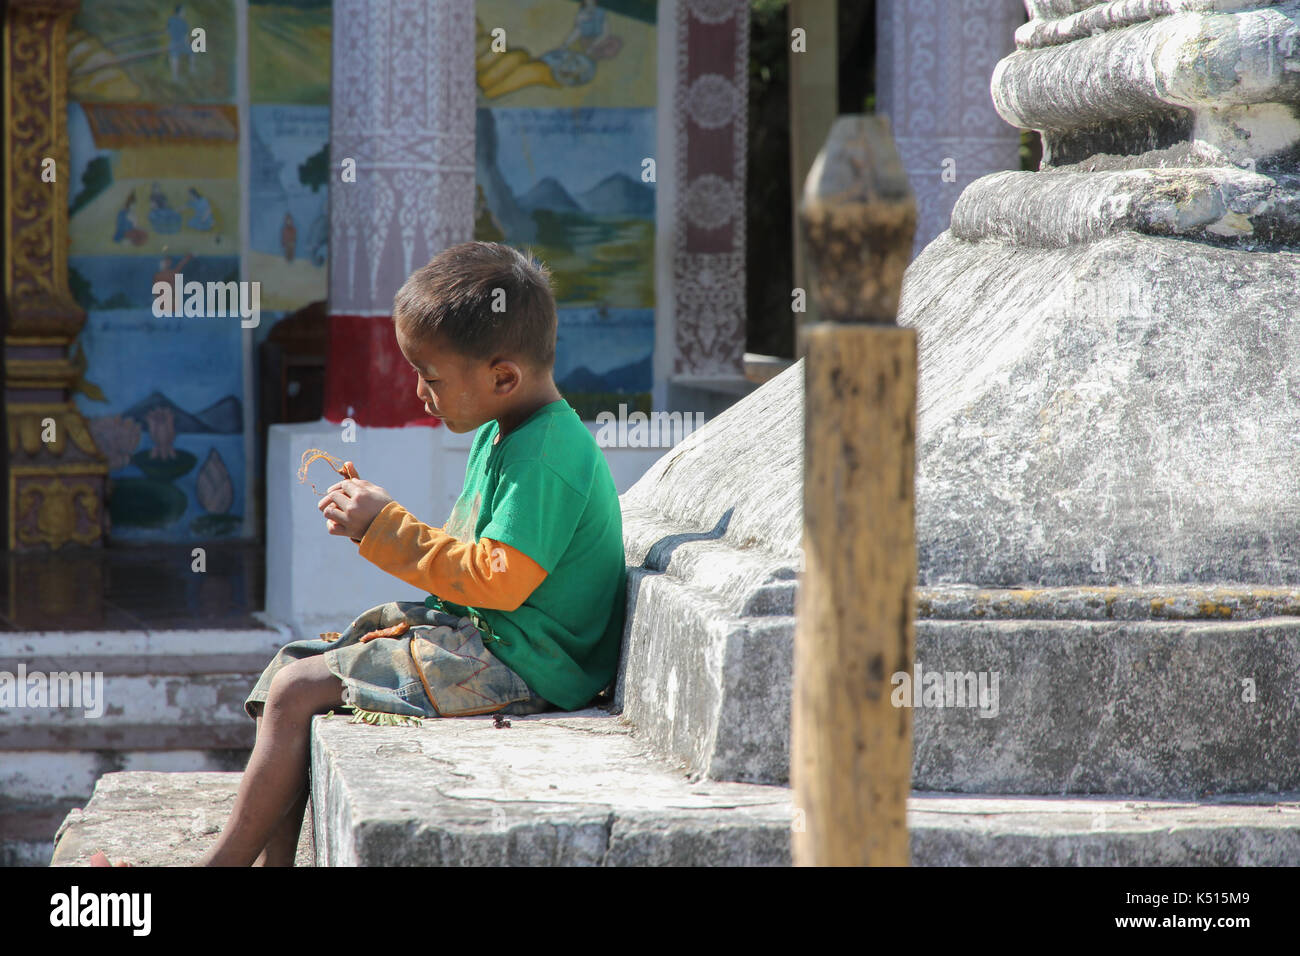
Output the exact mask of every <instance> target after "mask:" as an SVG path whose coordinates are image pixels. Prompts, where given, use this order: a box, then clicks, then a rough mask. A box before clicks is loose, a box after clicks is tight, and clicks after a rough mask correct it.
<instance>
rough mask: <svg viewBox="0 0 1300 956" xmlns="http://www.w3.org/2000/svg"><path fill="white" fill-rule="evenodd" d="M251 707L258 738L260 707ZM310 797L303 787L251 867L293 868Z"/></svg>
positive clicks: (260, 728)
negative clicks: (255, 718)
mask: <svg viewBox="0 0 1300 956" xmlns="http://www.w3.org/2000/svg"><path fill="white" fill-rule="evenodd" d="M253 706H254V708H255V709H256V710H257V734H256V736H257V737H260V736H262V705H261V704H260V703H257V704H254V705H253ZM310 796H311V790H310V788H309V787H307V786H306V785H304V786H303V788H302V794H301V795H300V796H299V797H298V799H297V801H295V802H294V804H293V806H291V807H290V808H289V809H288V811H287V812H286V813H285V815H284V816H282V817H281V818H280V822H279V823H277V824H276V825H275V829H274V830H272V831H271V839H269V840H268V841H267V843H266V846H265V847H263V849H262V854H261V856H259V857H258V858H257V859H256V860H255V861H254V862H253V866H293V864H294V861H295V860H296V859H297V858H298V841H299V840H300V839H302V821H303V815H304V814H305V813H306V811H307V798H308V797H310Z"/></svg>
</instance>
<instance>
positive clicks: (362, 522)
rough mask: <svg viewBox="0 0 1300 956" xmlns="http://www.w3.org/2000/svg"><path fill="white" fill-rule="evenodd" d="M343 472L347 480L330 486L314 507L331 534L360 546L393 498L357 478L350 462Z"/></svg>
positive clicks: (345, 464) (355, 469)
mask: <svg viewBox="0 0 1300 956" xmlns="http://www.w3.org/2000/svg"><path fill="white" fill-rule="evenodd" d="M343 470H344V471H345V472H347V474H348V475H349V476H350V477H348V478H345V479H343V480H342V481H339V482H335V483H334V484H332V485H330V487H329V489H328V490H327V491H326V492H325V497H323V498H321V500H320V501H319V503H317V505H316V507H317V508H319V509H320V511H321V514H323V515H325V527H326V529H327V530H328V531H329V533H330V534H337V535H344V536H347V537H349V538H351V539H352V540H353V541H355V542H357V543H358V544H359V543H360V542H361V539H362V538H363V537H364V536H365V533H366V529H367V528H369V527H370V524H371V522H373V521H374V520H375V516H376V515H377V514H379V512H381V511H383V510H384V506H385V505H386V504H388V503H389V502H390V501H392V500H393V498H392V496H391V495H389V494H388V492H386V491H384V489H383V488H380V487H379V486H378V485H377V484H375V483H374V482H372V481H366V480H364V479H363V478H360V477H358V476H357V468H356V465H354V464H352V462H350V461H349V462H344V464H343Z"/></svg>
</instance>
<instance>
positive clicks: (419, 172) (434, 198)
mask: <svg viewBox="0 0 1300 956" xmlns="http://www.w3.org/2000/svg"><path fill="white" fill-rule="evenodd" d="M333 42H334V48H333V67H332V70H333V76H332V84H331V93H330V99H331V106H330V160H331V181H330V182H331V185H330V278H329V312H330V346H329V356H328V365H327V369H326V380H325V418H326V419H328V420H329V421H333V422H338V421H341V420H342V419H344V418H345V417H349V416H350V417H351V418H353V419H354V420H355V421H356V422H357V423H358V424H361V425H379V426H396V425H403V424H407V423H409V422H411V421H413V420H416V419H418V418H420V417H421V416H422V415H423V412H422V410H421V409H420V406H419V404H418V402H416V401H415V399H414V391H415V390H414V387H412V388H411V389H410V390H409V391H405V392H403V391H402V390H400V389H395V388H394V387H393V379H394V377H403V378H404V377H406V376H408V374H409V368H408V366H407V364H406V361H405V359H403V358H402V355H401V352H399V351H398V348H397V344H396V342H395V341H394V338H393V331H392V325H391V323H390V321H389V317H390V315H391V313H392V305H393V296H394V295H395V294H396V292H397V290H398V289H399V288H400V287H401V285H402V283H403V282H404V281H405V280H406V277H407V276H408V275H410V273H411V272H412V271H413V270H415V269H417V268H419V267H420V266H422V265H424V264H425V263H426V262H428V261H429V260H430V259H431V258H433V256H435V255H437V254H438V253H439V252H441V251H442V250H443V249H445V248H447V247H448V246H451V245H454V244H456V243H458V242H465V241H467V240H469V239H472V238H473V233H474V4H473V0H429V2H425V0H336V2H335V4H334V34H333ZM348 160H351V161H352V163H354V164H355V173H356V179H355V182H349V181H346V180H345V179H343V174H344V172H345V168H348V169H350V168H352V163H348V162H347V161H348ZM349 178H350V175H349ZM349 409H351V410H352V411H351V412H349Z"/></svg>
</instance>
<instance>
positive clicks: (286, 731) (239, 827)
mask: <svg viewBox="0 0 1300 956" xmlns="http://www.w3.org/2000/svg"><path fill="white" fill-rule="evenodd" d="M342 704H343V682H342V681H340V680H339V679H338V678H337V677H335V676H334V675H333V674H332V673H330V670H329V667H328V666H327V665H326V664H325V659H324V658H323V657H308V658H304V659H302V660H299V661H294V662H293V663H292V664H288V665H286V666H285V667H283V668H282V669H281V670H280V671H279V672H278V673H276V675H275V678H274V679H273V680H272V681H271V687H270V690H269V691H268V693H267V698H266V704H265V706H264V707H263V710H262V718H261V724H260V726H259V729H258V735H257V742H256V743H255V744H254V745H253V754H252V756H251V757H250V758H249V760H248V768H247V769H246V770H245V771H244V776H243V779H242V780H240V782H239V793H238V795H237V796H236V797H235V806H234V809H233V810H231V812H230V819H229V820H227V821H226V826H225V828H224V829H223V830H222V831H221V836H220V837H218V838H217V843H216V845H215V846H214V847H213V848H212V849H211V850H210V851H209V852H208V854H207V855H206V856H205V857H204V858H203V859H202V860H201V861H200V865H201V866H249V865H250V864H252V863H253V862H254V861H255V860H256V859H257V858H258V856H259V855H260V854H261V853H262V850H263V849H264V848H266V846H267V843H268V842H270V839H271V835H272V833H273V831H274V830H275V829H276V827H277V825H279V824H280V822H281V819H282V818H283V817H284V816H285V815H286V813H287V812H288V811H289V810H290V808H291V807H292V806H293V805H294V803H295V802H296V801H297V800H298V798H299V795H300V794H301V792H302V790H303V788H304V787H305V786H306V782H307V752H308V741H307V729H308V727H310V726H311V719H312V717H313V716H315V715H316V714H321V713H324V712H325V711H327V710H329V709H330V708H331V707H339V706H342ZM298 819H299V820H301V814H300V815H299V817H298Z"/></svg>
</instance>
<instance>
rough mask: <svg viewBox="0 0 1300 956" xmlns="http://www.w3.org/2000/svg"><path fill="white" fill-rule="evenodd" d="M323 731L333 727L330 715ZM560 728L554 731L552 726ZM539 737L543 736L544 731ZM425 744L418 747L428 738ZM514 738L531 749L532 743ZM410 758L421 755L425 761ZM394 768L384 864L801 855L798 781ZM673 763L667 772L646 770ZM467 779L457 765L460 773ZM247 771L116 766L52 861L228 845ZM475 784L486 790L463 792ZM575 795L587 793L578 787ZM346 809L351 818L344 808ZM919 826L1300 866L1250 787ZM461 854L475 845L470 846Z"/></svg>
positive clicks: (1008, 808) (1081, 859) (1020, 805)
mask: <svg viewBox="0 0 1300 956" xmlns="http://www.w3.org/2000/svg"><path fill="white" fill-rule="evenodd" d="M583 719H584V718H582V717H577V718H563V719H555V718H552V719H549V720H548V723H551V724H553V725H558V729H561V730H563V729H565V727H566V725H568V726H567V732H568V733H570V734H573V735H575V736H585V737H586V739H587V741H588V744H590V742H591V741H592V740H601V739H604V740H605V741H606V742H609V741H610V740H617V739H618V738H620V737H622V738H626V728H622V729H619V728H618V727H617V721H615V720H614V719H613V718H603V719H604V720H605V721H607V722H608V723H607V726H608V727H609V729H610V732H609V733H601V732H600V728H598V727H596V726H595V725H592V726H590V727H589V728H588V729H589V730H590V731H591V733H588V734H585V735H584V733H583V731H582V730H581V729H579V728H581V726H582V721H583ZM470 720H473V719H472V718H471V719H470ZM536 720H538V718H526V719H525V718H520V721H519V723H513V722H512V726H511V727H510V728H509V729H504V728H503V729H502V730H500V731H496V730H493V729H492V727H491V722H490V721H486V720H476V721H474V722H475V723H477V724H478V725H479V726H480V728H482V730H481V731H480V733H498V734H507V733H512V732H514V731H515V730H516V729H518V728H519V727H520V725H521V724H522V723H524V722H526V721H536ZM575 720H576V723H571V722H572V721H575ZM462 722H463V721H460V720H455V721H450V720H449V721H446V723H445V725H437V726H446V727H447V728H448V729H452V730H455V729H458V728H456V727H455V726H454V725H458V724H461V723H462ZM327 723H333V721H332V720H331V721H330V722H327ZM317 726H318V727H320V726H322V725H321V723H320V722H317ZM428 728H429V725H426V727H425V728H396V727H383V728H375V727H357V726H354V725H348V724H346V723H343V722H341V721H340V722H339V723H337V724H333V726H332V727H331V731H337V730H342V731H343V732H342V733H334V734H333V738H334V740H335V742H336V743H337V742H338V741H342V740H345V739H346V738H349V737H350V738H352V739H351V740H350V741H349V742H348V743H347V744H345V745H344V746H345V747H346V748H347V749H350V750H353V751H355V750H356V749H357V747H356V746H355V744H356V742H357V741H358V740H362V739H363V738H362V735H363V734H364V735H365V736H368V737H370V738H371V739H370V740H369V741H368V742H366V743H367V745H368V746H370V747H372V748H373V749H374V751H376V752H378V753H382V754H383V755H384V756H386V757H387V756H400V755H403V754H407V755H412V756H413V755H414V754H415V753H416V752H417V749H418V750H419V751H420V752H423V748H421V747H420V744H419V742H416V739H415V738H417V737H419V736H420V735H421V733H422V731H424V730H427V729H428ZM459 729H465V728H459ZM532 729H537V728H532ZM556 729H557V728H556V727H554V726H553V727H552V728H551V730H550V732H554V731H555V730H556ZM424 736H425V737H426V738H427V737H433V736H434V735H431V734H425V735H424ZM529 739H534V738H533V737H532V735H531V734H530V735H529ZM413 744H414V745H415V748H416V749H412V745H413ZM511 746H512V747H513V749H514V750H515V751H516V752H519V751H521V750H522V749H523V748H521V747H519V746H516V745H511ZM472 749H473V748H471V750H472ZM355 757H356V755H355V754H353V756H352V757H347V758H345V760H346V761H348V762H351V761H353V760H354V759H355ZM544 759H545V758H544V757H543V758H540V759H539V761H538V762H540V761H541V760H544ZM445 762H446V763H448V764H450V763H451V761H445ZM471 762H473V760H472V759H471ZM403 763H405V764H407V765H408V766H409V758H407V759H406V760H404V761H403ZM638 765H639V768H640V769H641V770H642V771H648V770H649V768H648V767H647V766H646V765H645V764H644V763H642V762H639V761H638ZM384 769H385V773H384V775H383V782H381V783H374V788H375V789H377V790H383V789H384V788H388V789H389V790H390V796H391V797H392V799H391V801H390V804H389V806H388V808H387V811H386V813H385V814H382V815H380V816H378V817H376V818H375V819H373V820H365V821H363V823H364V826H361V827H358V832H359V833H360V834H362V842H363V843H364V844H365V845H367V846H368V847H369V848H370V849H371V850H372V851H377V852H379V854H380V855H379V858H377V859H375V860H372V861H371V862H375V863H382V864H386V865H400V864H420V863H426V864H427V863H442V864H451V865H456V864H463V865H475V864H481V863H484V862H489V863H492V862H506V863H511V864H518V865H528V864H538V863H540V864H550V863H565V862H576V863H586V864H597V865H598V864H602V863H603V864H604V865H606V866H631V865H640V866H663V865H674V864H682V863H687V864H691V863H701V864H707V865H728V864H737V863H741V864H744V863H750V864H757V863H763V864H769V865H777V866H782V865H788V864H789V862H790V849H789V842H790V841H789V824H790V819H791V817H790V806H789V791H788V790H786V789H785V788H780V787H778V788H753V787H750V788H749V789H751V790H760V789H761V790H774V791H777V793H778V794H779V796H780V797H781V799H782V800H784V803H783V804H782V803H780V802H779V801H778V803H777V804H774V805H773V804H767V805H765V804H762V803H748V804H745V803H742V804H740V805H736V804H729V803H728V802H727V801H726V800H725V799H723V800H718V799H717V794H714V795H713V796H708V795H704V796H701V795H699V794H696V793H693V792H692V791H693V790H695V789H697V788H695V787H694V786H693V785H691V784H689V783H681V782H677V783H675V784H674V787H675V788H676V789H677V791H678V792H679V793H681V794H685V795H686V796H687V797H688V798H689V803H688V804H687V805H682V806H677V805H673V803H674V802H673V801H671V800H668V799H665V797H664V795H663V794H662V793H656V792H654V791H653V788H652V791H651V792H648V793H645V794H640V795H634V797H633V799H632V801H631V802H633V803H640V804H641V806H639V807H637V806H628V805H627V802H626V801H613V803H615V804H618V808H617V809H615V810H613V811H611V810H610V809H609V807H610V805H611V804H610V802H608V797H609V796H610V794H609V793H603V794H601V799H602V800H605V801H606V802H605V803H599V802H598V803H595V804H587V805H575V804H574V803H572V802H567V801H565V800H533V799H531V796H532V795H531V794H525V796H524V797H523V798H522V799H508V800H502V797H504V796H508V797H511V798H517V797H519V790H518V789H516V790H515V791H514V792H511V791H510V789H509V784H508V783H507V782H506V781H501V782H499V783H498V784H496V785H495V790H494V789H493V784H492V782H491V781H490V780H488V779H482V778H479V779H474V778H471V777H469V775H467V779H466V780H465V781H464V782H463V783H459V784H457V785H455V786H453V788H452V791H453V796H452V797H451V798H446V797H443V796H442V794H441V792H440V791H439V790H437V789H430V790H420V789H419V785H420V782H421V781H420V780H419V779H417V777H418V775H417V776H410V775H408V774H404V773H403V772H402V769H401V767H400V766H398V767H396V768H393V767H385V768H384ZM588 769H590V768H588ZM615 769H616V770H617V768H615ZM394 770H396V771H397V775H396V779H395V780H394V779H393V771H394ZM574 771H575V767H574V766H572V765H569V766H560V767H555V768H553V771H552V772H553V773H554V774H556V775H561V776H571V775H573V773H574ZM537 772H538V767H537V766H534V767H533V768H532V769H531V770H530V771H526V772H525V773H524V775H523V776H526V777H531V778H532V779H533V780H534V782H535V781H536V779H537ZM663 772H665V771H664V770H663V769H655V770H653V771H650V772H649V773H647V774H646V776H644V777H642V779H648V778H649V777H651V776H653V775H654V774H658V773H663ZM456 775H457V774H456V772H453V771H448V772H447V773H446V774H444V779H445V778H446V777H447V776H451V777H453V778H454V777H455V776H456ZM669 776H671V773H669ZM239 777H240V774H237V773H143V772H134V773H114V774H107V775H106V776H105V777H104V778H103V779H102V780H101V782H100V785H99V786H98V787H97V788H96V792H95V796H94V798H93V799H92V800H91V802H90V803H89V804H87V806H86V807H85V809H84V810H74V811H72V812H71V813H70V814H69V815H68V817H67V819H66V820H65V821H64V824H63V826H62V827H61V828H60V832H59V841H58V846H57V849H56V850H55V853H54V860H53V863H52V864H51V865H53V866H85V865H87V861H88V860H89V858H90V856H91V855H92V854H93V853H94V852H95V851H96V850H101V849H102V850H103V851H104V852H105V853H107V854H108V856H109V858H110V859H112V860H114V861H116V860H119V859H124V860H127V861H128V862H131V863H133V864H135V865H137V866H187V865H192V864H193V863H194V861H195V860H197V859H199V857H201V856H202V855H203V853H204V852H205V851H206V850H207V849H208V848H209V847H210V846H211V845H212V841H213V840H214V839H215V838H216V835H217V833H218V832H219V830H220V827H221V826H222V825H223V824H224V822H225V819H226V815H227V814H228V813H229V811H230V806H231V804H232V803H233V802H234V797H235V791H236V789H237V787H238V784H239ZM611 783H612V781H611ZM394 784H395V785H394ZM413 785H414V789H413ZM579 785H580V786H586V788H587V792H588V793H591V792H593V791H595V790H596V788H597V787H598V786H599V784H598V783H592V782H588V783H586V784H579ZM566 786H568V784H567V783H566ZM727 786H731V787H742V788H744V787H745V786H746V785H744V784H733V785H727ZM462 788H463V789H464V790H465V791H468V792H470V793H472V794H474V795H473V796H469V797H466V796H463V795H461V794H462ZM524 789H525V790H526V789H527V787H526V786H524ZM547 789H548V790H549V785H547ZM557 789H559V788H558V785H557ZM561 795H562V796H563V797H569V796H571V795H572V794H570V793H569V791H567V790H566V791H561ZM405 798H413V799H405ZM449 799H450V800H455V801H456V802H457V804H458V805H457V807H456V809H455V812H454V816H453V817H449V818H446V819H443V820H442V822H441V823H440V824H433V823H432V821H433V820H434V819H435V818H436V817H438V814H439V808H440V807H441V808H443V810H445V809H446V807H447V803H448V800H449ZM404 800H405V802H404ZM367 802H368V803H370V804H372V805H377V803H376V801H375V800H374V799H373V797H368V798H367ZM653 804H657V805H653ZM494 807H500V808H502V809H501V812H500V813H499V814H495V815H494V812H493V808H494ZM507 807H509V808H510V809H509V813H507V812H506V809H505V808H507ZM416 808H421V809H420V811H419V813H421V814H422V815H423V822H418V823H417V822H416V819H415V818H416V815H417V811H416ZM330 809H331V815H335V811H336V809H337V808H330ZM476 814H477V816H476ZM611 817H612V819H611ZM502 819H504V820H505V821H506V824H505V831H504V832H499V831H500V830H501V826H500V824H497V823H496V821H497V820H502ZM311 825H312V818H311V815H310V814H308V817H307V823H306V825H305V828H304V835H303V842H302V843H301V844H300V845H299V850H298V865H299V866H310V865H312V859H311V852H312V851H311V847H312V842H311V835H310V834H311ZM908 827H909V828H910V829H911V844H912V863H913V864H914V865H916V866H1026V865H1031V866H1294V865H1297V864H1298V863H1300V794H1273V795H1263V794H1238V795H1233V796H1226V797H1221V798H1218V799H1215V800H1207V801H1201V802H1186V801H1173V800H1138V799H1133V798H1125V797H1110V796H1108V797H1075V798H1061V797H1023V796H1021V797H1008V796H965V795H959V794H951V793H925V792H916V791H914V792H913V793H912V795H911V797H910V798H909V800H908ZM439 828H441V829H439ZM461 853H464V854H465V855H464V856H459V855H458V854H461Z"/></svg>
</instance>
